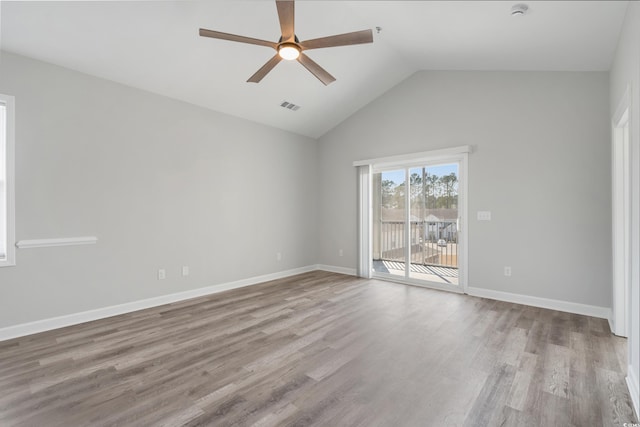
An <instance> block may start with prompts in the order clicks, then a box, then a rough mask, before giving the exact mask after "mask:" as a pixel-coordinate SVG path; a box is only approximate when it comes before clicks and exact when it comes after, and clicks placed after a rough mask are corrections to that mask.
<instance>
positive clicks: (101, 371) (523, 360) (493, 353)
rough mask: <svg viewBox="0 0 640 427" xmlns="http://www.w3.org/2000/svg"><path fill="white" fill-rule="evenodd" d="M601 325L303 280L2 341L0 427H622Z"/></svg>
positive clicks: (425, 292)
mask: <svg viewBox="0 0 640 427" xmlns="http://www.w3.org/2000/svg"><path fill="white" fill-rule="evenodd" d="M625 354H626V342H625V340H623V339H620V338H617V337H615V336H613V335H611V333H610V331H609V328H608V325H607V322H606V321H604V320H602V319H596V318H591V317H585V316H579V315H573V314H567V313H562V312H558V311H551V310H543V309H538V308H532V307H526V306H521V305H517V304H509V303H503V302H496V301H491V300H487V299H482V298H474V297H469V296H463V295H457V294H452V293H446V292H439V291H434V290H429V289H423V288H417V287H410V286H404V285H399V284H394V283H386V282H381V281H376V280H364V279H358V278H354V277H350V276H343V275H339V274H333V273H326V272H312V273H308V274H304V275H300V276H296V277H291V278H287V279H283V280H278V281H274V282H269V283H265V284H260V285H256V286H252V287H248V288H243V289H237V290H233V291H228V292H224V293H220V294H215V295H211V296H208V297H202V298H197V299H193V300H189V301H184V302H180V303H176V304H170V305H166V306H162V307H157V308H153V309H149V310H144V311H139V312H135V313H130V314H126V315H122V316H117V317H112V318H109V319H104V320H99V321H95V322H91V323H86V324H83V325H77V326H72V327H68V328H64V329H59V330H56V331H50V332H46V333H42V334H37V335H32V336H29V337H24V338H20V339H15V340H11V341H4V342H0V425H2V426H46V427H49V426H65V427H68V426H114V425H118V426H147V425H153V426H156V425H157V426H160V425H164V426H181V425H185V426H262V427H264V426H305V425H318V426H394V427H398V426H463V425H464V426H545V427H546V426H563V427H564V426H581V427H591V426H621V425H622V423H624V422H637V419H635V417H634V415H633V410H632V409H631V403H630V398H629V395H628V392H627V389H626V386H625V381H624V369H625V365H626V363H625Z"/></svg>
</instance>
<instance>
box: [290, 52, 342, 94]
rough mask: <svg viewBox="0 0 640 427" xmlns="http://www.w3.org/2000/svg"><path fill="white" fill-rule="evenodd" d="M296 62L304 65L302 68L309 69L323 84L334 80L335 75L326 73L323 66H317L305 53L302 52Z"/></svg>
mask: <svg viewBox="0 0 640 427" xmlns="http://www.w3.org/2000/svg"><path fill="white" fill-rule="evenodd" d="M298 62H299V63H301V64H302V65H304V68H306V69H307V70H309V71H310V72H311V74H313V75H314V76H316V77H317V78H318V80H320V81H321V82H322V83H324V85H325V86H327V85H328V84H330V83H333V82H335V81H336V78H335V77H333V76H332V75H331V74H329V73H327V71H326V70H325V69H324V68H322V67H321V66H319V65H318V64H317V63H316V62H315V61H313V60H312V59H311V58H309V57H308V56H307V55H305V54H304V53H302V52H301V53H300V56H299V57H298Z"/></svg>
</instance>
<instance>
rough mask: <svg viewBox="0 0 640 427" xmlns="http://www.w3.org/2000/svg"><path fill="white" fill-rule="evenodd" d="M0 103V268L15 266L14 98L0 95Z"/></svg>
mask: <svg viewBox="0 0 640 427" xmlns="http://www.w3.org/2000/svg"><path fill="white" fill-rule="evenodd" d="M0 103H1V104H4V106H5V108H6V112H7V113H6V114H7V117H6V118H7V120H6V123H5V125H6V141H5V142H6V162H7V170H6V172H7V181H6V192H7V236H6V238H7V258H6V260H0V267H11V266H15V265H16V246H15V243H16V222H15V98H14V97H13V96H10V95H4V94H1V93H0Z"/></svg>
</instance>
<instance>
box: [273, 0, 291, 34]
mask: <svg viewBox="0 0 640 427" xmlns="http://www.w3.org/2000/svg"><path fill="white" fill-rule="evenodd" d="M276 7H277V8H278V18H279V19H280V29H281V30H282V41H283V42H294V41H295V38H296V34H295V28H294V9H295V6H294V2H293V0H277V1H276Z"/></svg>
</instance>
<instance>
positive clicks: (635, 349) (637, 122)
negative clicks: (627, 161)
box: [610, 2, 640, 413]
mask: <svg viewBox="0 0 640 427" xmlns="http://www.w3.org/2000/svg"><path fill="white" fill-rule="evenodd" d="M610 76H611V112H612V114H613V113H615V111H616V109H617V108H618V105H620V102H621V101H622V97H623V94H624V92H625V91H626V90H627V85H630V86H631V109H630V112H631V114H630V117H629V125H630V126H629V130H630V132H629V133H630V137H631V138H630V139H631V156H632V158H631V173H632V176H631V209H632V215H631V260H632V268H631V324H630V326H631V328H630V331H629V349H630V357H629V372H628V373H629V377H630V379H631V382H632V383H633V386H634V387H635V392H634V393H632V394H634V396H633V397H634V402H635V405H636V413H637V411H638V404H639V401H640V396H639V395H638V394H640V393H639V392H638V390H640V382H639V378H640V376H639V374H640V265H639V264H640V3H638V2H629V6H628V9H627V15H626V16H625V21H624V26H623V27H622V32H621V34H620V41H619V42H618V49H617V51H616V56H615V59H614V61H613V65H612V67H611V74H610Z"/></svg>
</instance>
